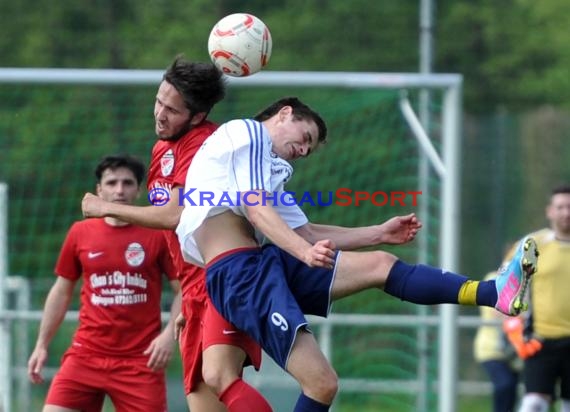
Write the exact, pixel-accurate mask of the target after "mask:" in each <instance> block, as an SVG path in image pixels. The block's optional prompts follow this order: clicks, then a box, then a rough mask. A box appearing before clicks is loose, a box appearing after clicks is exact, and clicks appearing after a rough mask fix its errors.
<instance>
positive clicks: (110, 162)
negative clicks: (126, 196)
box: [95, 154, 145, 186]
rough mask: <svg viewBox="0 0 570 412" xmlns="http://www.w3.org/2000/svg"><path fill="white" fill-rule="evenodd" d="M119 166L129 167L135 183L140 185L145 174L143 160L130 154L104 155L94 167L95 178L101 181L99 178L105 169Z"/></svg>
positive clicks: (114, 168) (98, 181) (113, 168)
mask: <svg viewBox="0 0 570 412" xmlns="http://www.w3.org/2000/svg"><path fill="white" fill-rule="evenodd" d="M120 167H124V168H127V169H129V170H130V171H131V172H133V174H134V175H135V179H137V184H138V185H139V186H140V185H141V183H142V181H143V179H144V176H145V167H144V164H143V162H141V161H140V160H139V159H137V158H136V157H133V156H130V155H124V154H121V155H111V156H105V157H104V158H103V159H102V160H101V161H100V162H99V164H98V165H97V167H96V168H95V177H96V178H97V183H101V178H102V177H103V173H105V170H107V169H110V170H116V169H118V168H120Z"/></svg>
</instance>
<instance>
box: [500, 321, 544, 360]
mask: <svg viewBox="0 0 570 412" xmlns="http://www.w3.org/2000/svg"><path fill="white" fill-rule="evenodd" d="M523 329H524V325H523V321H522V319H521V318H520V317H512V318H507V319H505V320H504V321H503V331H504V332H505V333H506V335H507V339H508V340H509V342H510V343H511V345H513V348H515V351H516V352H517V355H518V357H519V358H521V359H527V358H530V357H531V356H534V355H536V353H537V352H538V351H539V350H541V349H542V342H541V341H540V339H537V338H535V337H531V338H530V339H527V338H526V337H525V336H524V333H523Z"/></svg>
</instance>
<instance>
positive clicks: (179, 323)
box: [174, 313, 186, 340]
mask: <svg viewBox="0 0 570 412" xmlns="http://www.w3.org/2000/svg"><path fill="white" fill-rule="evenodd" d="M185 326H186V318H185V317H184V315H183V314H182V313H179V314H178V316H176V319H175V320H174V340H178V339H180V334H181V333H182V329H184V327H185Z"/></svg>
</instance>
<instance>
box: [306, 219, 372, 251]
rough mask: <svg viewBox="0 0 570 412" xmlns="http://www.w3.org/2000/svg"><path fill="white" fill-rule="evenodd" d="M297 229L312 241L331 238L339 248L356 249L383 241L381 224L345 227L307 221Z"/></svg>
mask: <svg viewBox="0 0 570 412" xmlns="http://www.w3.org/2000/svg"><path fill="white" fill-rule="evenodd" d="M295 231H296V232H297V233H298V234H299V235H300V236H302V237H303V238H304V239H305V240H307V241H308V242H310V243H315V242H317V241H319V240H323V239H330V240H332V241H333V242H334V243H335V245H336V247H337V248H338V249H342V250H354V249H359V248H362V247H367V246H374V245H377V244H379V243H382V231H381V228H380V227H379V226H364V227H354V228H352V227H343V226H332V225H320V224H315V223H307V224H306V225H303V226H301V227H300V228H298V229H295Z"/></svg>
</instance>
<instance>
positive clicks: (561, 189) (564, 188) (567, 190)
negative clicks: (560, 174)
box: [550, 184, 570, 196]
mask: <svg viewBox="0 0 570 412" xmlns="http://www.w3.org/2000/svg"><path fill="white" fill-rule="evenodd" d="M559 194H570V185H569V184H563V185H560V186H556V187H555V188H554V189H552V192H551V193H550V196H554V195H559Z"/></svg>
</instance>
